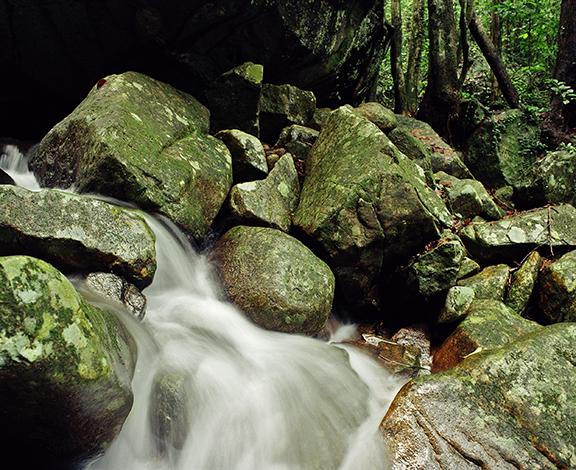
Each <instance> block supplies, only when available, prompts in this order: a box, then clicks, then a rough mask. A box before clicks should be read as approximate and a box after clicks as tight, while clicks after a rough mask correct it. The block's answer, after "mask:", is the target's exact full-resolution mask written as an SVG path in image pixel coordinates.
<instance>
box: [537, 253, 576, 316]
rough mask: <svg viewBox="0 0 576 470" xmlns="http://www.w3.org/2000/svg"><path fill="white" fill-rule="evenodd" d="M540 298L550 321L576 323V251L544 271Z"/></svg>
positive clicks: (541, 307) (540, 303)
mask: <svg viewBox="0 0 576 470" xmlns="http://www.w3.org/2000/svg"><path fill="white" fill-rule="evenodd" d="M538 298H539V305H540V309H541V310H542V312H543V313H544V315H545V316H546V318H547V319H548V320H549V321H551V322H559V321H576V251H571V252H569V253H566V254H565V255H564V256H562V257H561V258H560V259H559V260H557V261H555V262H553V263H552V264H549V265H547V266H546V267H545V268H544V269H543V270H542V274H541V278H540V285H539V288H538Z"/></svg>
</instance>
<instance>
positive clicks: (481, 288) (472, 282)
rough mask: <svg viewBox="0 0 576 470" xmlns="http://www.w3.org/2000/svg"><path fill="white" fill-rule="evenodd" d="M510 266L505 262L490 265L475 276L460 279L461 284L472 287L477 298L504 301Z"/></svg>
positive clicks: (459, 283)
mask: <svg viewBox="0 0 576 470" xmlns="http://www.w3.org/2000/svg"><path fill="white" fill-rule="evenodd" d="M509 275H510V268H509V267H508V266H506V265H505V264H497V265H495V266H488V267H486V268H484V269H483V270H482V271H480V272H479V273H478V274H475V275H474V276H471V277H467V278H464V279H460V280H459V281H458V285H459V286H466V287H470V288H471V289H472V290H473V291H474V294H475V298H476V299H492V300H498V301H500V302H503V301H504V295H505V293H506V288H507V286H508V277H509Z"/></svg>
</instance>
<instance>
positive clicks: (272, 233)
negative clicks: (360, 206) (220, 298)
mask: <svg viewBox="0 0 576 470" xmlns="http://www.w3.org/2000/svg"><path fill="white" fill-rule="evenodd" d="M212 257H213V259H214V260H215V261H216V264H217V267H218V272H219V274H220V278H221V279H222V282H223V284H224V289H225V290H226V293H227V294H228V297H229V298H230V300H231V301H232V302H233V303H235V304H236V305H237V306H238V307H240V308H241V309H242V310H243V311H244V312H245V313H246V314H247V315H248V316H249V317H250V318H251V319H252V320H253V321H254V322H255V323H256V324H258V325H260V326H262V327H263V328H267V329H270V330H276V331H284V332H287V333H301V334H307V335H313V334H315V333H318V332H319V331H320V329H321V328H322V326H323V325H324V323H325V322H326V320H327V319H328V315H329V313H330V309H331V308H332V299H333V296H334V275H333V274H332V272H331V271H330V268H328V266H326V264H325V263H324V262H323V261H321V260H320V259H318V258H317V257H316V256H314V254H313V253H312V252H311V251H310V250H309V249H308V248H306V247H305V246H304V245H303V244H302V243H300V242H299V241H298V240H296V239H295V238H292V237H291V236H289V235H287V234H285V233H283V232H280V231H279V230H274V229H270V228H259V227H246V226H237V227H234V228H233V229H231V230H230V231H228V232H227V233H226V234H225V235H224V236H223V237H222V238H221V239H220V240H219V241H218V243H217V244H216V246H215V247H214V251H213V253H212Z"/></svg>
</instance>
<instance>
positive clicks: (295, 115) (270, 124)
mask: <svg viewBox="0 0 576 470" xmlns="http://www.w3.org/2000/svg"><path fill="white" fill-rule="evenodd" d="M315 109H316V97H315V96H314V93H312V92H311V91H305V90H301V89H299V88H297V87H295V86H293V85H271V84H268V83H267V84H264V86H263V87H262V97H261V98H260V129H261V135H262V140H264V141H266V142H270V143H272V142H276V140H277V139H278V137H279V136H280V132H282V129H284V128H285V127H288V126H290V125H291V124H299V125H301V126H304V125H306V124H307V123H308V122H309V121H311V120H312V118H313V116H314V110H315Z"/></svg>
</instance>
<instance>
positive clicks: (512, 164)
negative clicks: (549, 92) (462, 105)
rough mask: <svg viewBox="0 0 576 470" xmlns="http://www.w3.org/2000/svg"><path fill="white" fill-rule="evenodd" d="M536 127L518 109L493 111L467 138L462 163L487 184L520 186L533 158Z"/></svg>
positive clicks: (525, 179)
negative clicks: (464, 162) (464, 161)
mask: <svg viewBox="0 0 576 470" xmlns="http://www.w3.org/2000/svg"><path fill="white" fill-rule="evenodd" d="M539 139H540V131H539V130H538V127H537V126H536V125H534V124H530V123H529V120H528V118H527V116H525V115H524V114H523V113H522V112H521V111H519V110H509V111H504V112H502V113H499V114H496V115H494V116H493V117H492V118H491V119H488V120H486V121H485V122H484V124H483V125H482V126H481V127H480V128H479V129H478V130H477V131H476V132H475V134H474V135H473V136H472V138H471V139H470V141H469V150H468V152H467V154H466V165H468V167H469V168H470V170H472V173H474V176H476V178H478V179H479V180H480V181H482V182H483V183H484V184H485V185H487V186H488V187H490V188H500V187H502V186H506V185H509V186H512V187H513V188H518V187H522V186H523V185H525V184H526V183H527V181H528V180H529V177H530V172H531V170H532V166H533V165H534V162H535V161H536V156H537V148H538V145H539Z"/></svg>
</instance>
